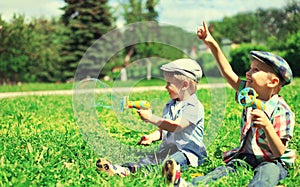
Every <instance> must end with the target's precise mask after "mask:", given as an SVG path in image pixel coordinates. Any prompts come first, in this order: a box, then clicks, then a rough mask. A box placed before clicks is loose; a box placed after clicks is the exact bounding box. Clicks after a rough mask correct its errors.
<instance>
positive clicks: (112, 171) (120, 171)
mask: <svg viewBox="0 0 300 187" xmlns="http://www.w3.org/2000/svg"><path fill="white" fill-rule="evenodd" d="M96 166H97V170H99V171H103V172H105V173H106V174H107V175H109V176H113V175H118V176H120V177H126V176H128V175H129V174H130V171H129V169H128V168H126V167H122V166H119V165H116V164H112V163H111V162H109V161H107V160H106V159H104V158H99V159H98V160H97V162H96Z"/></svg>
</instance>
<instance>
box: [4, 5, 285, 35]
mask: <svg viewBox="0 0 300 187" xmlns="http://www.w3.org/2000/svg"><path fill="white" fill-rule="evenodd" d="M288 1H289V0H259V1H257V0H247V1H245V0H160V3H159V5H158V6H157V10H158V11H159V22H160V23H166V24H170V25H175V26H178V27H181V28H183V29H186V30H188V31H192V32H194V31H195V30H196V28H197V26H198V25H199V24H201V23H202V20H206V21H207V22H209V21H211V20H220V19H222V18H223V17H224V16H232V15H234V14H236V13H237V12H242V11H254V10H256V9H257V8H264V9H266V8H270V7H273V8H280V7H284V6H285V5H286V4H287V2H288ZM116 2H118V0H110V3H111V5H112V6H115V5H116ZM62 6H64V1H63V0H0V14H1V15H2V18H3V19H4V20H6V21H9V20H10V19H11V17H12V15H13V14H14V13H17V14H24V15H25V16H26V18H27V19H30V18H32V17H40V16H43V17H46V18H49V17H53V16H59V15H61V14H62V11H61V10H60V9H59V8H61V7H62ZM118 25H122V20H118Z"/></svg>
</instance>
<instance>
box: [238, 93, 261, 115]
mask: <svg viewBox="0 0 300 187" xmlns="http://www.w3.org/2000/svg"><path fill="white" fill-rule="evenodd" d="M257 97H258V94H257V93H256V91H255V90H254V89H253V88H250V87H246V88H244V89H242V90H241V91H240V92H239V95H238V98H237V99H238V102H239V104H240V105H242V106H243V107H252V108H253V109H260V110H265V109H266V106H265V104H264V102H263V101H262V100H260V99H257Z"/></svg>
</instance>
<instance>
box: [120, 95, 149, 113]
mask: <svg viewBox="0 0 300 187" xmlns="http://www.w3.org/2000/svg"><path fill="white" fill-rule="evenodd" d="M127 108H135V109H149V108H150V103H149V102H148V101H145V100H139V101H129V99H128V96H124V98H123V99H122V101H121V111H124V110H125V109H127Z"/></svg>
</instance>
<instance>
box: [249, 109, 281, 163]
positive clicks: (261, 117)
mask: <svg viewBox="0 0 300 187" xmlns="http://www.w3.org/2000/svg"><path fill="white" fill-rule="evenodd" d="M251 115H252V120H253V124H255V125H256V127H258V128H263V129H264V131H265V133H266V136H267V139H268V143H269V146H270V149H271V151H272V153H273V155H274V156H275V157H276V158H279V157H281V155H282V154H283V153H284V152H285V150H286V145H285V142H283V141H282V140H281V139H280V137H279V136H278V135H277V134H276V132H275V129H274V127H273V125H272V124H271V122H270V120H269V118H268V117H267V116H266V114H265V113H264V112H263V111H262V110H259V109H254V110H253V111H252V112H251Z"/></svg>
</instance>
